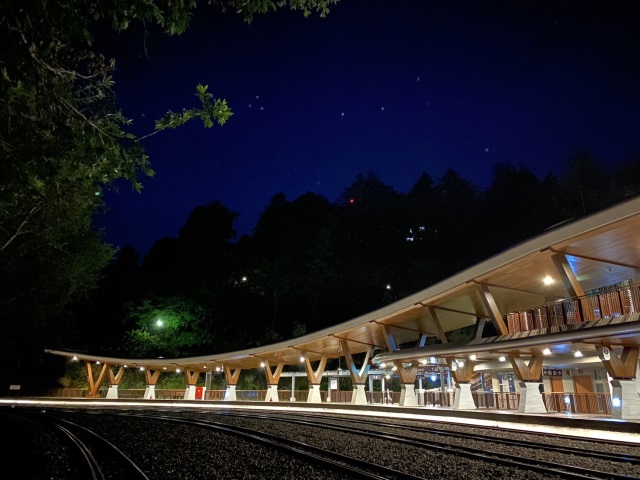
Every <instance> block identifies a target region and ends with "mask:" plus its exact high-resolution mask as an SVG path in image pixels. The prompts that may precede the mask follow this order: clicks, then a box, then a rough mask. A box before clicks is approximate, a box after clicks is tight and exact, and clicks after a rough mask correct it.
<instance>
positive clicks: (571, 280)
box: [551, 254, 584, 297]
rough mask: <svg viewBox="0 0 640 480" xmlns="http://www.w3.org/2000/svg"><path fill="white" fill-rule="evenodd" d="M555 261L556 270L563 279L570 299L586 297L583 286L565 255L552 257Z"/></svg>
mask: <svg viewBox="0 0 640 480" xmlns="http://www.w3.org/2000/svg"><path fill="white" fill-rule="evenodd" d="M551 260H553V264H554V265H555V266H556V270H558V274H559V275H560V278H561V279H562V283H563V284H564V287H565V288H566V289H567V293H568V294H569V296H570V297H584V290H583V289H582V285H580V282H579V281H578V279H577V278H576V276H575V274H574V273H573V270H572V269H571V265H569V261H568V260H567V257H566V256H565V255H564V254H557V255H553V256H552V257H551Z"/></svg>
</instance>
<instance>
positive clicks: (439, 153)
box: [96, 0, 640, 256]
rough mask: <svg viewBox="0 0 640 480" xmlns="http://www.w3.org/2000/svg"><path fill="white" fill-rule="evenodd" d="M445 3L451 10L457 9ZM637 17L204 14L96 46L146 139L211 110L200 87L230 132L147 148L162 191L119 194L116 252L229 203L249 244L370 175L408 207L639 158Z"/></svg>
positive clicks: (200, 133)
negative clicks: (221, 111) (459, 191)
mask: <svg viewBox="0 0 640 480" xmlns="http://www.w3.org/2000/svg"><path fill="white" fill-rule="evenodd" d="M445 3H446V5H445ZM632 4H633V2H582V1H581V2H577V1H576V2H568V1H567V2H486V1H483V2H432V1H428V0H384V1H383V0H367V1H362V0H341V2H340V3H338V4H337V5H334V6H333V7H332V9H331V13H330V14H329V16H328V17H327V18H325V19H321V18H318V17H309V18H306V19H305V18H304V17H303V16H302V14H300V13H297V12H290V11H288V10H281V11H278V12H276V13H273V14H268V15H265V16H259V17H256V18H255V19H254V22H253V23H252V24H250V25H248V24H246V23H245V22H243V20H242V18H241V17H239V16H237V15H233V14H218V13H215V14H212V10H211V9H209V7H207V6H206V5H204V4H203V5H202V6H201V7H198V8H197V9H196V10H195V12H194V17H193V21H192V26H191V28H190V29H189V30H188V31H187V32H186V33H185V34H184V35H182V36H179V37H167V36H165V35H162V34H161V33H160V32H159V31H157V30H156V29H153V28H149V29H148V30H147V31H146V33H145V31H144V28H142V27H141V26H137V27H134V28H132V29H131V30H129V31H127V32H126V33H125V34H121V35H115V34H113V35H105V36H101V37H99V38H97V39H96V40H97V43H96V45H97V46H98V48H100V49H101V50H102V51H104V52H105V53H106V54H107V55H109V56H114V57H115V58H116V60H117V71H116V72H115V80H116V93H117V95H118V102H119V105H120V106H121V107H122V109H123V111H124V113H125V115H126V116H127V117H129V118H131V119H132V120H133V121H134V127H133V130H134V132H135V133H137V134H140V135H144V134H146V133H149V132H150V131H151V130H152V129H153V124H154V120H155V119H156V118H159V117H161V116H162V115H163V114H164V113H165V112H166V111H167V110H169V109H172V110H181V109H182V108H183V107H185V108H189V107H192V106H196V102H197V99H196V98H195V97H194V96H193V93H194V92H195V86H196V85H197V84H198V83H202V84H206V85H209V91H210V92H211V93H213V95H214V97H216V98H224V99H226V100H227V101H228V102H229V104H230V107H231V109H232V110H233V112H234V116H233V117H231V119H230V120H229V122H228V123H227V124H226V125H225V126H224V127H218V126H215V127H214V128H211V129H205V128H204V127H203V126H202V124H201V123H196V122H193V123H192V124H188V125H186V126H183V127H181V128H179V129H177V130H169V131H165V132H161V133H159V134H157V135H155V136H153V137H150V138H149V139H148V140H145V141H144V145H145V148H146V151H147V153H148V154H149V156H150V159H151V163H152V167H153V169H154V170H155V171H156V176H155V177H153V178H144V179H143V184H144V189H143V191H142V193H140V194H139V193H134V192H132V191H131V187H130V186H129V185H128V184H122V185H120V188H119V191H118V192H117V193H116V192H109V193H107V194H106V195H105V200H106V202H107V205H108V207H109V211H108V212H107V213H105V214H101V215H99V216H98V217H97V218H96V223H97V225H98V226H99V227H100V228H104V229H105V236H104V239H105V241H107V242H108V243H111V244H113V245H115V246H119V247H122V246H124V245H125V244H132V245H133V246H134V247H135V248H136V250H137V251H138V253H140V255H141V256H143V255H145V254H146V253H147V252H148V250H149V248H151V246H152V245H153V243H154V242H155V241H157V240H159V239H160V238H162V237H164V236H172V237H177V236H178V230H179V228H180V227H181V226H182V225H184V223H185V221H186V219H187V217H188V215H189V213H190V212H191V211H192V210H193V209H194V208H195V207H196V206H198V205H204V204H207V203H210V202H212V201H215V200H219V201H221V202H222V204H223V205H225V206H226V207H228V208H229V209H230V210H232V211H234V212H237V213H239V214H240V216H239V218H238V220H237V222H236V224H235V226H236V229H237V230H238V233H239V235H242V234H250V233H251V230H252V229H253V227H254V226H255V224H256V221H257V219H258V217H259V215H260V213H261V212H262V210H263V209H264V207H265V206H266V205H267V204H268V202H269V200H270V199H271V197H272V196H273V195H274V194H276V193H280V192H282V193H284V194H285V195H286V197H287V199H289V200H294V199H295V198H297V197H298V196H299V195H301V194H303V193H306V192H313V193H317V194H321V195H323V196H325V197H326V198H327V199H328V200H329V201H332V202H333V201H335V200H336V199H337V198H338V196H339V195H340V193H341V192H342V191H343V190H344V189H345V188H346V187H348V186H349V185H351V184H352V183H353V181H354V180H355V178H356V175H357V174H359V173H364V174H366V173H368V172H373V173H375V174H377V175H378V176H379V178H380V179H381V180H382V181H383V182H384V183H386V184H389V185H391V186H393V187H394V188H395V189H396V190H397V191H399V192H407V191H408V190H409V189H410V188H411V186H412V185H413V183H415V181H416V180H417V179H418V177H419V175H420V174H421V173H422V172H427V173H429V174H431V176H432V177H433V178H434V180H436V181H437V180H438V179H439V178H440V177H441V176H442V174H444V172H445V171H446V170H447V169H449V168H451V169H453V170H455V171H457V172H458V173H460V174H461V175H462V176H463V177H464V178H466V179H467V180H470V181H472V182H473V183H474V184H476V185H477V186H479V187H480V188H485V187H486V186H487V185H488V184H489V182H490V181H491V177H492V172H493V166H494V165H495V164H496V163H511V164H512V165H514V166H517V165H520V164H523V165H526V166H529V167H530V168H531V169H532V170H533V171H534V172H535V173H536V174H537V175H538V176H539V177H540V178H542V177H543V176H544V175H545V174H546V173H548V172H549V171H553V172H555V173H562V171H563V169H564V167H565V165H566V162H567V160H568V159H569V158H570V157H572V156H574V155H576V154H578V153H580V152H581V151H587V152H589V153H591V154H592V155H593V156H594V157H595V158H596V159H597V160H598V161H599V162H601V163H602V164H603V165H610V166H614V165H618V164H620V163H621V162H628V161H631V160H633V159H635V158H638V157H639V156H640V135H639V131H640V130H639V129H640V33H638V32H639V31H640V27H639V26H640V18H639V16H638V15H637V14H634V13H633V12H632V7H631V6H632Z"/></svg>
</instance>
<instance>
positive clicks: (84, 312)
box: [75, 154, 640, 357]
mask: <svg viewBox="0 0 640 480" xmlns="http://www.w3.org/2000/svg"><path fill="white" fill-rule="evenodd" d="M639 190H640V162H639V161H636V162H633V163H630V164H626V165H623V166H622V167H619V168H616V169H615V170H611V169H609V170H607V169H606V168H604V167H602V166H600V165H598V164H597V162H596V161H595V160H594V159H593V158H592V157H590V156H589V155H588V154H580V155H577V156H576V157H574V158H572V159H571V160H570V161H569V162H568V165H567V167H566V173H564V174H563V175H562V176H561V177H558V176H556V175H554V174H552V173H549V174H548V175H546V176H545V177H544V178H542V179H540V178H538V177H537V176H536V175H535V174H534V173H533V172H532V171H531V170H530V169H529V168H527V167H525V166H513V165H510V164H498V165H496V166H495V169H494V175H493V179H492V182H491V184H490V185H489V186H488V187H487V188H486V189H485V190H480V189H479V188H478V187H477V186H475V185H474V184H473V183H472V182H470V181H469V180H467V179H464V178H462V177H461V176H460V175H459V174H457V173H456V172H455V171H454V170H449V171H447V172H446V174H445V175H443V176H442V178H440V179H439V180H437V181H435V180H434V179H433V178H432V177H431V176H430V175H429V174H427V173H424V174H422V175H421V176H420V177H419V178H418V179H417V180H416V182H415V184H414V185H413V187H412V188H411V189H410V190H409V191H408V192H406V193H402V192H398V191H396V190H395V189H394V188H392V187H391V186H389V185H386V184H384V183H383V182H382V181H381V180H380V179H379V178H378V177H377V176H376V175H375V174H374V173H368V174H366V175H358V176H357V178H356V180H355V181H354V183H353V184H351V185H350V186H348V187H347V188H345V189H344V191H343V193H342V195H341V196H340V197H339V198H338V200H337V201H336V202H334V203H332V202H330V201H328V200H327V199H326V198H324V197H323V196H320V195H317V194H314V193H306V194H304V195H301V196H300V197H298V198H295V199H287V198H285V196H284V195H283V194H281V193H280V194H276V195H274V196H273V198H272V199H271V201H270V202H269V204H268V205H267V206H266V207H265V208H264V211H263V212H262V214H261V216H260V218H259V220H258V222H257V224H256V226H255V228H254V229H253V231H252V234H251V235H247V236H243V237H242V238H239V239H237V238H236V236H235V231H234V228H233V224H234V221H235V219H236V217H237V214H236V213H234V212H231V211H229V210H228V209H227V208H226V207H225V206H224V205H222V204H220V203H219V202H217V201H213V202H212V203H210V204H208V205H202V206H198V207H196V208H195V209H194V210H193V212H192V213H191V215H190V216H189V218H187V219H186V222H185V224H184V227H182V228H181V229H180V234H179V237H178V238H162V239H159V240H158V241H157V242H156V243H155V245H154V246H153V247H152V248H151V250H150V252H149V253H148V255H146V256H145V257H144V259H142V262H139V261H138V258H137V254H136V252H135V251H133V249H132V248H131V247H130V246H127V247H125V248H123V249H122V251H121V252H120V254H119V256H118V258H117V259H116V261H115V262H114V263H113V265H111V266H110V267H109V269H108V270H107V271H106V272H105V276H104V279H103V282H102V287H101V288H100V289H99V290H97V291H95V292H94V294H93V295H92V297H91V298H90V299H88V300H87V301H86V302H83V303H82V305H78V306H77V308H76V310H75V316H76V318H77V321H78V328H79V329H80V331H81V333H82V335H81V338H79V339H78V340H79V341H80V342H81V347H82V348H86V349H91V350H92V351H104V352H105V353H110V354H122V355H125V354H126V355H134V356H158V355H162V356H165V357H169V356H177V355H199V354H206V353H214V352H221V351H230V350H235V349H241V348H246V347H249V346H252V345H256V344H263V343H271V342H274V341H277V340H280V339H285V338H291V337H293V336H298V335H301V334H304V333H309V332H312V331H315V330H319V329H321V328H325V327H328V326H330V325H334V324H337V323H340V322H343V321H345V320H348V319H350V318H353V317H355V316H357V315H360V314H364V313H366V312H368V311H370V310H372V309H375V308H378V307H381V306H383V305H385V304H387V303H389V302H392V301H394V300H396V299H398V298H401V297H403V296H406V295H409V294H411V293H413V292H416V291H418V290H421V289H424V288H426V287H428V286H430V285H432V284H433V283H435V282H437V281H439V280H442V279H444V278H446V277H448V276H450V275H452V274H455V273H456V272H459V271H460V270H462V269H464V268H466V267H469V266H471V265H473V264H474V263H477V262H479V261H482V260H484V259H486V258H488V257H490V256H492V255H494V254H496V253H498V252H500V251H502V250H504V249H506V248H508V247H510V246H512V245H514V244H516V243H519V242H521V241H524V240H526V239H528V238H530V237H532V236H535V235H537V234H540V233H542V232H543V231H545V230H546V229H549V228H551V227H553V226H555V225H558V224H560V223H563V222H566V221H570V220H572V219H575V218H578V217H581V216H583V215H585V214H589V213H592V212H594V211H596V210H599V209H601V208H604V207H607V206H609V205H611V204H612V203H615V202H618V201H621V200H623V199H625V198H628V197H630V196H633V195H636V194H637V193H638V191H639ZM156 317H157V318H158V319H161V318H164V319H165V322H166V324H165V325H163V326H162V327H154V324H153V322H155V321H156Z"/></svg>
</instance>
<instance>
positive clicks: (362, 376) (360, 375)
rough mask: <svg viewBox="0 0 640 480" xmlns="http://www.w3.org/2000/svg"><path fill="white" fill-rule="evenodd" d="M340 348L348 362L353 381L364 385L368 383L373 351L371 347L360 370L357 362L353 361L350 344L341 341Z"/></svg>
mask: <svg viewBox="0 0 640 480" xmlns="http://www.w3.org/2000/svg"><path fill="white" fill-rule="evenodd" d="M340 347H341V348H342V354H343V355H344V359H345V360H346V362H347V366H348V367H349V373H350V374H351V380H352V381H353V383H355V384H359V385H362V384H364V383H365V382H366V381H367V374H368V373H369V357H370V356H371V352H372V350H373V349H372V348H371V347H369V349H368V350H367V355H366V356H365V359H364V361H363V362H362V367H360V369H358V368H357V367H356V364H355V362H354V361H353V356H352V355H351V349H350V348H349V342H347V341H346V340H340Z"/></svg>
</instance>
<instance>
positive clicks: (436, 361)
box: [429, 357, 438, 363]
mask: <svg viewBox="0 0 640 480" xmlns="http://www.w3.org/2000/svg"><path fill="white" fill-rule="evenodd" d="M429 361H430V362H431V363H438V359H437V358H436V357H430V358H429Z"/></svg>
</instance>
